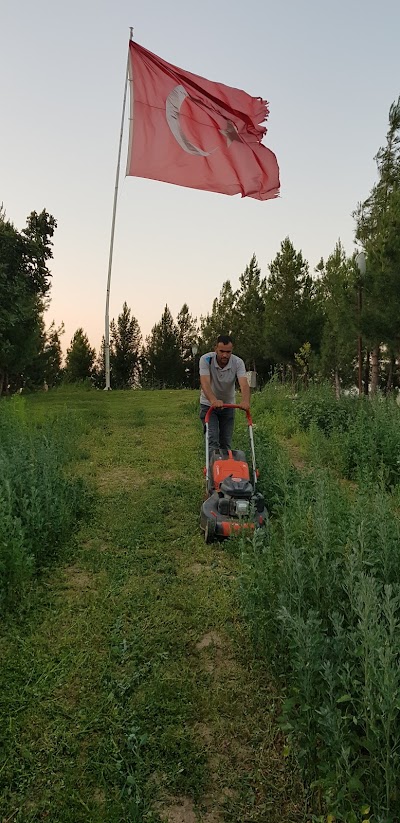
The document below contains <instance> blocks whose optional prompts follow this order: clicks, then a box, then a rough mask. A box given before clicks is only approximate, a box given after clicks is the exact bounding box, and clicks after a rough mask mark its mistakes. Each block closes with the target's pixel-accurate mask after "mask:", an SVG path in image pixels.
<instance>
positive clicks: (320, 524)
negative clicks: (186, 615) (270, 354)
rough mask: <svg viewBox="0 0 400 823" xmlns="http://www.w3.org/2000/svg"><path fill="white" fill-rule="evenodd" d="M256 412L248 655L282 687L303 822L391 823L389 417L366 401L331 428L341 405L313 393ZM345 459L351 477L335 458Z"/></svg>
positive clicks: (396, 609) (395, 708)
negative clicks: (263, 517) (260, 524)
mask: <svg viewBox="0 0 400 823" xmlns="http://www.w3.org/2000/svg"><path fill="white" fill-rule="evenodd" d="M280 394H281V396H282V407H281V409H280V410H279V395H280ZM314 401H316V402H315V403H314ZM334 402H335V403H336V401H334ZM325 403H326V405H325ZM296 404H298V405H299V406H300V408H302V412H301V415H300V418H302V417H303V416H304V415H305V413H307V426H306V429H307V430H306V431H304V430H303V431H302V433H301V437H298V432H297V430H296V427H295V426H294V425H293V423H294V421H293V414H294V412H293V409H295V408H296ZM263 405H265V413H263ZM255 406H256V407H258V415H255V417H256V419H257V431H258V439H259V441H260V443H261V449H260V467H261V469H264V475H265V476H266V492H267V499H268V502H269V505H270V507H271V505H272V513H273V517H271V519H270V521H269V527H268V530H267V533H266V534H262V533H259V534H257V535H256V537H255V539H254V541H253V543H252V544H249V543H248V542H246V543H244V545H243V546H242V564H241V592H242V601H243V605H244V609H245V612H246V615H247V619H248V622H249V625H250V626H251V630H252V636H253V639H254V642H255V644H256V647H257V648H258V649H259V653H260V654H261V655H262V656H263V658H264V659H265V660H266V661H268V665H269V666H270V667H271V670H273V671H274V673H275V676H276V677H280V678H281V679H282V681H283V682H284V683H285V685H286V690H287V699H286V700H285V702H284V705H283V711H282V718H281V723H282V729H283V730H284V732H285V734H286V735H287V746H288V749H287V750H288V751H292V752H293V754H295V756H296V760H297V762H298V763H299V765H300V767H301V771H302V774H303V777H304V781H305V784H306V785H307V786H308V808H309V809H310V811H311V810H312V811H313V812H314V815H315V816H314V817H313V818H312V819H313V820H316V821H317V820H318V821H321V823H322V821H323V823H325V821H326V820H327V819H328V818H330V819H331V820H332V819H333V820H335V821H344V822H345V823H360V821H361V820H365V819H366V818H368V819H371V820H373V821H376V823H395V821H397V820H399V815H400V795H399V791H398V786H399V779H400V760H399V750H400V722H399V695H400V675H399V660H400V576H399V568H400V566H399V546H400V520H399V506H398V500H399V483H398V476H397V469H396V460H397V454H398V424H399V417H400V410H399V409H398V407H397V405H396V404H394V403H392V402H391V401H385V400H382V399H379V398H377V399H376V400H375V401H373V402H371V404H370V405H367V403H366V402H365V401H364V402H361V403H360V405H359V406H357V405H354V407H353V408H352V418H351V419H350V417H349V418H348V419H347V422H345V423H343V421H344V420H345V416H346V415H345V414H344V412H346V414H347V410H348V408H349V405H348V401H347V400H346V401H345V406H344V407H343V408H341V407H340V404H337V405H336V406H334V405H333V404H332V397H331V396H330V395H329V396H327V394H326V392H323V391H321V392H320V394H318V392H317V390H316V389H313V391H312V392H310V393H309V394H308V393H304V394H302V395H301V394H300V395H298V396H296V397H293V400H292V412H290V408H289V407H288V396H287V394H286V393H282V392H280V393H279V392H277V393H276V395H275V396H273V394H271V390H270V389H269V390H268V391H267V392H265V394H264V393H261V394H260V395H259V396H258V398H257V401H256V404H255ZM324 409H325V410H326V414H325V413H324ZM272 410H273V411H272ZM335 419H336V423H334V422H332V421H333V420H335ZM285 420H287V429H286V430H285V429H284V427H283V426H284V423H285ZM340 420H342V423H341V424H340V423H339V422H338V421H340ZM274 424H275V425H274ZM302 427H303V426H302ZM273 431H274V432H275V434H274V433H273ZM293 441H295V449H294V448H293ZM283 443H285V444H287V456H286V459H285V455H283V454H282V449H281V448H280V446H281V445H282V444H283ZM300 446H301V448H302V450H301V460H300V459H299V453H298V448H299V447H300ZM350 447H351V448H350ZM350 452H351V454H352V464H353V466H354V467H355V468H356V470H357V471H356V472H354V475H349V471H348V463H347V461H346V460H341V459H339V458H341V456H343V455H344V456H346V455H349V454H350ZM355 477H356V482H354V480H355ZM349 479H352V480H353V482H351V483H349V482H348V481H349ZM367 810H370V811H367Z"/></svg>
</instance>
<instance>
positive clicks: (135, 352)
mask: <svg viewBox="0 0 400 823" xmlns="http://www.w3.org/2000/svg"><path fill="white" fill-rule="evenodd" d="M141 346H142V334H141V331H140V328H139V324H138V322H137V320H136V318H135V317H133V316H132V315H131V310H130V308H128V305H127V303H126V302H125V303H124V305H123V307H122V312H121V314H120V315H118V319H117V322H116V323H115V321H114V320H112V322H111V350H110V369H111V374H112V385H113V387H114V388H116V389H129V388H131V387H132V386H133V385H134V384H135V383H137V381H138V378H139V366H140V351H141Z"/></svg>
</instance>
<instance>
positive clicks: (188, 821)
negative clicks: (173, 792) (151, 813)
mask: <svg viewBox="0 0 400 823" xmlns="http://www.w3.org/2000/svg"><path fill="white" fill-rule="evenodd" d="M155 806H156V811H157V812H158V814H159V815H160V817H162V818H163V820H167V821H168V823H198V820H199V818H198V816H197V814H196V812H195V810H194V806H193V800H191V799H190V798H189V797H180V798H179V797H178V798H175V799H174V800H171V805H170V804H168V805H167V806H166V805H164V804H161V803H156V804H155Z"/></svg>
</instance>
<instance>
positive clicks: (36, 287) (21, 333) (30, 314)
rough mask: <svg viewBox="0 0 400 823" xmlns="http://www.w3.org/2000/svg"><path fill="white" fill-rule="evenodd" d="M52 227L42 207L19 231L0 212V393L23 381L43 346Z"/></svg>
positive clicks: (51, 218)
mask: <svg viewBox="0 0 400 823" xmlns="http://www.w3.org/2000/svg"><path fill="white" fill-rule="evenodd" d="M55 228H56V221H55V220H54V217H52V216H51V215H50V214H48V212H46V211H45V210H43V211H42V212H41V213H40V214H37V213H36V212H32V213H31V214H30V216H29V217H28V219H27V226H26V228H25V229H24V230H23V231H22V232H18V231H17V229H16V228H15V227H14V226H13V224H12V223H11V222H10V221H8V220H7V219H6V216H5V212H4V210H1V211H0V294H1V301H0V395H1V393H2V391H3V388H4V387H5V388H6V390H8V386H11V387H12V388H18V386H20V385H22V384H24V383H25V382H26V379H27V370H29V367H30V366H31V367H33V364H34V363H36V364H37V362H38V357H40V353H41V351H42V349H43V343H44V331H43V328H44V327H43V312H44V309H45V306H46V302H45V300H46V296H47V295H48V292H49V289H50V282H49V279H50V277H51V275H50V271H49V269H48V265H47V264H48V261H49V260H50V259H51V257H52V256H53V255H52V248H51V247H52V237H53V234H54V231H55ZM33 370H34V369H33Z"/></svg>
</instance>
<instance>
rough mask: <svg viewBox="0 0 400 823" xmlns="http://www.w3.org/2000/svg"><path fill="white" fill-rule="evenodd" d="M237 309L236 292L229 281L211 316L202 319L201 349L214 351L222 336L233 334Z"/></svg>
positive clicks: (213, 307)
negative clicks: (218, 339) (218, 338)
mask: <svg viewBox="0 0 400 823" xmlns="http://www.w3.org/2000/svg"><path fill="white" fill-rule="evenodd" d="M235 307H236V292H234V291H233V290H232V286H231V283H230V281H229V280H226V281H225V283H223V285H222V288H221V291H220V294H219V297H216V298H215V300H214V301H213V305H212V310H211V314H207V315H206V316H205V317H201V319H200V349H201V351H202V352H203V353H204V352H207V351H213V350H214V349H215V344H216V341H217V337H218V336H219V335H220V334H232V332H233V325H234V315H235Z"/></svg>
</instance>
